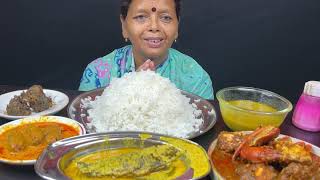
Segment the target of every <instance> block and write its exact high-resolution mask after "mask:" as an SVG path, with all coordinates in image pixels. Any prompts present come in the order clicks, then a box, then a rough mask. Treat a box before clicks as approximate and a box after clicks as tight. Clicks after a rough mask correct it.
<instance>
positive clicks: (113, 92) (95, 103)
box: [68, 71, 216, 139]
mask: <svg viewBox="0 0 320 180" xmlns="http://www.w3.org/2000/svg"><path fill="white" fill-rule="evenodd" d="M68 115H69V117H70V118H72V119H75V120H78V121H82V122H83V124H84V126H85V128H86V130H87V132H88V133H95V132H121V131H139V132H151V133H158V134H164V135H169V136H174V137H179V138H186V139H192V138H194V137H197V136H199V135H201V134H203V133H205V132H207V131H208V130H209V129H211V128H212V127H213V126H214V124H215V123H216V111H215V109H214V107H213V106H212V105H211V104H210V103H209V102H208V101H206V100H205V99H202V98H201V97H199V96H196V95H193V94H191V93H188V92H185V91H182V90H179V89H178V88H176V86H175V85H174V84H173V83H172V82H170V80H169V79H167V78H164V77H162V76H160V75H159V74H157V73H155V72H153V71H140V72H131V73H127V74H125V75H124V76H123V77H122V78H114V79H112V81H111V82H110V85H109V86H107V87H105V88H99V89H96V90H92V91H88V92H85V93H83V94H81V95H79V96H78V97H76V98H75V99H74V100H73V101H72V103H71V104H70V105H69V107H68Z"/></svg>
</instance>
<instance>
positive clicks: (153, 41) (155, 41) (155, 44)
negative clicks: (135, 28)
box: [145, 38, 163, 48]
mask: <svg viewBox="0 0 320 180" xmlns="http://www.w3.org/2000/svg"><path fill="white" fill-rule="evenodd" d="M145 41H146V43H147V45H148V47H150V48H160V47H161V46H162V44H163V39H162V38H146V39H145Z"/></svg>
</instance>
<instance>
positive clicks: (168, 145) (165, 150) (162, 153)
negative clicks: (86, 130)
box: [35, 132, 211, 180]
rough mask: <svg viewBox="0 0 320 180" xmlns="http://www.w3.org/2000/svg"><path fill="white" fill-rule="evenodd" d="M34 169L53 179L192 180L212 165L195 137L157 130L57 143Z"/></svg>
mask: <svg viewBox="0 0 320 180" xmlns="http://www.w3.org/2000/svg"><path fill="white" fill-rule="evenodd" d="M173 157H174V158H173ZM35 170H36V172H37V174H38V175H39V176H41V177H42V178H44V179H50V180H55V179H59V180H64V179H81V180H85V179H91V180H92V179H101V178H102V179H183V180H184V179H188V180H189V179H201V178H203V177H205V176H207V175H208V174H209V173H210V172H211V167H210V162H209V159H208V156H207V153H206V151H205V150H204V149H203V148H202V147H201V146H199V145H198V144H196V143H194V142H192V141H189V140H186V139H180V138H175V137H170V136H163V135H159V134H153V133H142V132H114V133H92V134H87V135H84V136H78V137H74V138H69V139H65V140H61V141H57V142H55V143H53V144H51V145H50V146H49V147H48V148H47V149H46V150H45V151H44V152H43V153H42V155H41V156H40V157H39V159H38V160H37V162H36V164H35Z"/></svg>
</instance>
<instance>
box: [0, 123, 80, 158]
mask: <svg viewBox="0 0 320 180" xmlns="http://www.w3.org/2000/svg"><path fill="white" fill-rule="evenodd" d="M76 135H79V132H78V130H77V129H75V128H74V127H72V126H68V125H65V124H61V123H56V122H34V123H30V124H23V125H20V126H17V127H14V128H10V129H8V130H7V131H4V132H3V133H2V134H0V142H1V144H0V158H4V159H9V160H33V159H37V158H38V156H39V155H40V154H41V152H42V151H43V150H44V149H45V148H46V147H47V146H48V144H50V143H52V142H55V141H58V140H60V139H64V138H68V137H71V136H76Z"/></svg>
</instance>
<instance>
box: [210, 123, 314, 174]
mask: <svg viewBox="0 0 320 180" xmlns="http://www.w3.org/2000/svg"><path fill="white" fill-rule="evenodd" d="M279 133H280V130H279V128H275V127H272V126H266V127H262V128H258V129H257V130H255V131H254V132H252V133H251V134H248V133H244V132H221V133H220V134H219V136H218V140H217V145H216V147H215V149H214V150H213V151H212V153H211V154H210V157H211V160H212V163H213V165H214V168H215V169H216V170H217V171H218V173H219V174H220V175H221V176H223V177H224V178H225V179H263V180H268V179H279V180H285V179H290V180H293V179H320V157H319V156H317V155H315V154H314V153H313V152H312V147H311V146H310V145H309V144H306V143H303V142H293V141H292V140H291V138H290V137H282V138H277V137H278V135H279Z"/></svg>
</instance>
